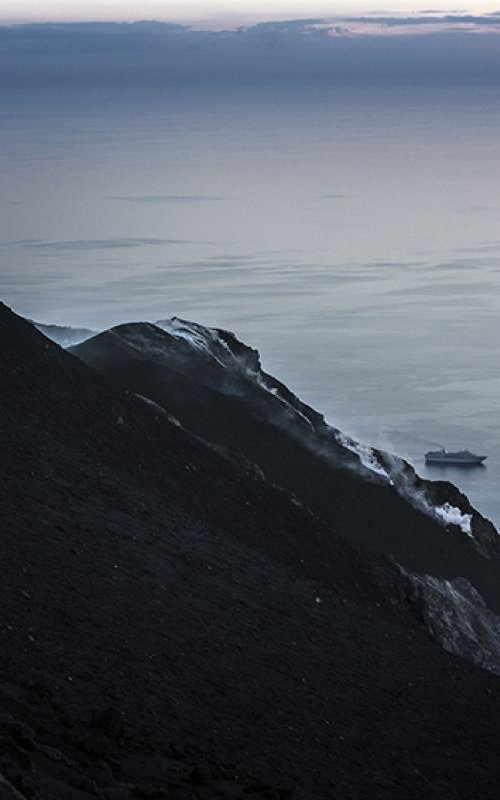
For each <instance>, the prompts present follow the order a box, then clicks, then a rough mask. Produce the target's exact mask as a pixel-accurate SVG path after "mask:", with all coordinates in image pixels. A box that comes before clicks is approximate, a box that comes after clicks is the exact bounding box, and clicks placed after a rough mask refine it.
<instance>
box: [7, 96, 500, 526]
mask: <svg viewBox="0 0 500 800" xmlns="http://www.w3.org/2000/svg"><path fill="white" fill-rule="evenodd" d="M499 100H500V90H499V89H497V88H495V87H490V88H478V87H471V88H468V89H467V88H464V87H449V86H438V87H436V88H430V87H427V86H420V87H416V86H413V87H412V88H411V91H408V90H407V89H405V88H404V87H394V86H393V87H387V86H385V87H384V86H379V87H375V88H371V89H369V88H362V87H346V86H307V87H302V86H292V85H286V86H284V85H275V86H272V85H268V86H246V87H243V86H237V87H235V86H221V85H218V86H214V85H208V86H204V87H203V86H198V87H196V86H184V87H163V88H156V89H155V88H141V89H140V90H137V91H134V90H125V89H119V90H118V89H111V88H109V87H108V89H106V88H100V89H97V88H92V87H87V88H81V87H80V88H79V89H78V90H75V89H74V88H71V87H66V88H65V87H58V88H56V87H51V88H47V87H45V88H43V87H42V88H39V89H38V90H37V91H36V92H32V91H31V90H28V89H24V90H23V91H14V90H13V88H12V87H11V88H10V89H8V90H5V91H4V94H3V104H2V107H1V109H0V121H1V132H0V144H1V149H0V160H1V164H2V176H3V178H2V215H1V218H0V257H1V259H2V269H1V274H0V293H1V295H2V297H3V298H4V299H5V301H6V302H8V303H9V304H10V305H12V306H13V307H14V308H15V310H17V311H18V312H20V313H23V314H25V315H26V316H28V317H30V318H34V319H37V320H38V321H40V322H54V323H61V324H71V325H74V326H77V327H80V326H84V327H91V328H95V329H102V328H104V327H107V326H109V325H110V324H114V323H118V322H123V321H127V320H131V319H149V320H155V319H160V318H165V317H168V316H173V315H178V316H181V317H186V318H189V319H193V320H197V321H199V322H202V323H205V324H209V325H217V326H221V327H227V328H229V329H232V330H234V331H235V332H236V333H237V335H238V336H239V338H241V339H243V340H244V341H246V342H247V343H248V344H251V345H253V346H256V347H258V348H259V350H260V351H261V354H262V357H263V361H264V366H265V367H266V368H267V369H268V370H269V371H271V372H272V373H273V374H275V375H277V376H278V377H280V378H282V379H283V380H284V381H285V382H286V383H287V384H288V385H290V387H291V388H292V389H293V390H294V391H296V392H297V393H298V394H299V395H300V396H301V397H302V398H303V399H304V400H305V401H307V402H309V403H310V404H312V405H313V406H315V407H316V408H318V409H319V410H320V411H323V412H324V413H325V414H326V416H327V418H328V419H329V420H330V421H331V422H332V424H334V425H336V426H338V427H340V428H342V429H344V430H346V431H347V432H350V433H352V434H354V435H357V436H358V437H360V438H362V439H363V440H365V441H367V442H369V443H371V444H375V445H379V446H382V447H387V448H389V449H394V450H395V451H396V452H398V453H399V454H400V455H402V456H406V457H409V458H410V459H411V460H412V461H413V463H415V465H416V466H417V468H418V469H419V470H420V471H421V472H422V473H425V474H427V475H431V476H434V477H439V478H441V477H444V478H447V479H449V478H451V479H452V480H454V481H455V482H456V483H458V485H459V486H461V487H462V488H463V489H464V490H466V491H467V492H468V493H469V494H470V496H471V499H472V500H473V502H475V503H476V504H477V505H478V507H479V508H480V510H481V511H483V512H484V513H485V514H486V515H487V516H488V515H489V516H491V517H492V518H493V520H494V521H495V522H496V523H497V524H498V522H500V505H499V501H498V498H497V490H496V487H497V486H498V480H499V478H500V438H499V436H498V425H497V421H498V396H499V389H500V378H499V376H498V371H497V370H498V366H497V365H498V363H500V358H499V356H500V353H499V349H500V336H499V333H500V330H499V326H500V323H499V321H498V320H499V319H500V314H499V312H500V308H499V305H500V295H499V292H498V288H499V270H500V242H499V240H498V229H497V221H498V212H499V205H500V203H499V200H498V185H499V179H500V140H499V137H498V130H499V127H500V111H499V109H500V103H499ZM431 442H438V443H442V444H444V445H446V446H448V447H449V448H451V449H456V448H458V447H462V446H469V447H471V448H472V449H474V450H476V451H484V453H485V454H487V455H488V461H487V467H486V468H485V469H482V470H475V471H472V472H463V471H462V472H458V471H457V470H455V471H450V470H449V469H448V470H446V472H445V473H441V472H437V473H436V471H433V472H431V471H430V470H425V467H424V465H423V453H424V452H425V450H427V449H430V447H431V444H430V443H431Z"/></svg>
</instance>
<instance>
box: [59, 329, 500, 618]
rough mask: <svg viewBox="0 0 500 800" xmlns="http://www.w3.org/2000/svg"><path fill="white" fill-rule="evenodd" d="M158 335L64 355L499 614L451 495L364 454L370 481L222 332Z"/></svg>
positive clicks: (98, 341)
mask: <svg viewBox="0 0 500 800" xmlns="http://www.w3.org/2000/svg"><path fill="white" fill-rule="evenodd" d="M161 324H163V325H165V326H166V327H167V329H166V330H161V329H159V328H158V327H156V326H153V325H149V324H145V323H143V324H135V325H134V324H132V325H122V326H119V327H117V328H114V329H112V330H111V331H107V332H105V333H103V334H100V335H99V336H96V337H94V338H93V339H90V340H89V341H87V342H85V343H84V344H82V345H79V346H78V347H76V348H73V350H72V352H74V353H75V354H77V355H78V356H79V357H80V358H82V359H83V360H84V361H85V362H86V363H87V364H89V365H91V366H93V367H95V368H96V369H98V370H99V371H100V372H101V373H102V374H103V375H105V376H106V378H107V379H108V380H109V381H110V382H111V383H112V384H113V385H114V386H115V387H119V388H122V389H123V388H127V389H129V390H131V391H133V392H136V393H138V394H140V395H142V396H146V397H149V398H151V399H152V400H154V401H155V402H157V403H159V404H160V405H161V406H162V407H164V408H165V409H167V411H168V412H169V413H170V414H172V415H173V416H174V417H176V418H178V419H179V420H180V422H181V423H182V424H183V425H184V426H185V427H186V428H187V429H189V430H190V431H192V432H194V433H196V434H197V435H198V436H201V437H203V438H206V439H208V440H209V441H211V442H215V443H216V444H217V445H219V446H223V447H225V448H228V449H229V450H231V451H232V452H235V453H241V454H243V455H244V457H245V458H246V459H248V460H250V461H251V462H254V463H256V464H257V465H258V466H259V467H260V468H261V469H262V470H263V472H264V474H265V475H266V477H267V478H268V479H269V480H270V481H272V482H273V483H275V484H277V485H278V486H281V487H284V488H285V489H286V490H287V491H289V492H292V493H293V494H294V495H295V496H296V497H298V498H300V500H301V501H302V502H303V503H304V504H305V505H306V506H308V507H309V508H311V509H312V510H313V511H314V513H315V514H317V515H318V516H320V517H321V518H322V519H323V521H324V522H325V523H326V524H327V525H329V526H330V527H331V528H332V529H333V530H334V531H335V532H336V533H338V534H341V535H342V536H344V537H345V538H346V539H349V541H351V542H353V543H354V544H356V546H358V547H361V548H363V549H364V550H367V551H376V552H381V553H384V554H387V555H389V554H390V555H392V556H393V557H394V558H395V560H396V561H397V562H398V563H399V564H401V565H403V566H404V567H405V568H407V569H409V570H410V571H414V572H417V573H421V574H431V575H434V576H438V577H443V578H455V577H465V578H467V579H469V580H470V581H471V583H472V584H473V585H474V586H475V587H476V588H477V589H478V590H479V591H480V592H481V594H482V595H483V596H484V597H485V599H486V600H487V602H488V604H489V605H490V607H491V608H492V609H494V610H495V611H496V612H500V580H499V577H500V565H499V564H498V555H499V552H500V550H499V543H500V538H499V536H498V534H497V533H496V531H495V529H494V528H493V526H492V524H491V523H490V522H489V521H488V520H485V519H484V518H483V517H481V515H480V514H479V513H478V512H477V511H475V510H474V509H472V507H471V505H470V503H469V501H468V499H467V498H466V497H465V496H464V495H462V494H461V493H460V492H459V491H458V490H457V489H456V487H454V486H452V485H451V484H449V483H444V482H439V483H438V482H436V483H430V482H426V481H423V480H422V479H420V478H418V477H417V476H416V474H415V473H414V471H413V469H412V468H411V467H410V466H409V465H408V464H406V463H405V462H403V461H402V460H400V459H396V458H394V457H390V456H388V455H387V454H380V453H379V454H378V453H376V452H369V453H368V454H367V456H368V458H369V459H372V460H373V461H374V463H375V468H376V469H378V470H379V472H378V473H377V472H373V471H371V470H369V469H367V468H366V467H364V466H363V464H362V463H361V462H360V459H359V457H358V455H357V454H356V453H355V452H354V453H353V452H352V451H351V450H350V449H348V446H349V442H348V440H346V439H345V437H343V436H342V435H341V434H339V432H338V431H334V430H332V429H331V428H329V427H328V426H327V425H326V424H325V421H324V419H323V417H322V416H321V415H320V414H318V413H317V412H316V411H314V410H313V409H311V408H309V407H307V406H306V405H304V404H303V403H301V402H300V400H299V399H298V398H296V397H295V396H294V395H293V394H292V392H290V390H289V389H287V387H286V386H284V385H283V384H282V383H280V382H279V381H277V380H276V379H275V378H273V377H271V376H270V375H267V374H266V373H264V372H263V371H262V369H261V366H260V361H259V356H258V353H257V352H256V351H255V350H252V349H251V348H249V347H246V346H245V345H243V344H241V343H240V342H238V340H237V339H236V338H235V337H234V336H233V335H232V334H230V333H227V332H226V331H219V330H211V329H207V328H203V327H202V326H199V325H196V324H194V323H185V322H182V321H180V320H174V321H171V322H168V323H167V322H165V323H161ZM346 444H347V445H348V446H347V447H346ZM363 461H365V462H366V461H367V458H366V457H365V458H363ZM384 470H385V471H386V473H387V475H388V476H389V477H390V478H391V479H392V481H393V483H394V484H396V488H395V486H394V485H391V483H390V481H389V480H388V479H387V477H384V475H383V473H384ZM445 504H448V505H450V506H452V507H456V508H457V509H460V511H461V512H462V513H463V514H464V515H470V516H471V518H472V532H473V533H474V538H471V537H470V536H467V535H466V534H465V533H464V532H463V531H462V530H460V528H458V527H456V526H454V525H448V526H447V527H446V528H445V526H444V525H443V522H442V520H441V521H440V520H439V519H438V517H437V515H434V516H433V509H434V508H436V507H441V508H442V507H444V506H445ZM424 508H425V509H426V511H425V512H424V510H423V509H424ZM478 550H479V552H478ZM484 556H490V557H491V560H487V559H486V558H485V557H484Z"/></svg>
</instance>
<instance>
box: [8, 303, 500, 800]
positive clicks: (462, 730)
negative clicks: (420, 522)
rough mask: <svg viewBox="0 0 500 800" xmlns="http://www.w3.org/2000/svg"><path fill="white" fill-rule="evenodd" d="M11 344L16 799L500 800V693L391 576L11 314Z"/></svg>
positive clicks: (11, 742) (11, 790)
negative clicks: (448, 649) (429, 628)
mask: <svg viewBox="0 0 500 800" xmlns="http://www.w3.org/2000/svg"><path fill="white" fill-rule="evenodd" d="M0 341H1V345H2V346H1V348H0V374H1V391H0V443H1V448H2V450H1V452H2V459H1V464H0V486H1V496H0V508H1V520H2V525H1V537H0V542H1V564H2V578H1V581H0V607H1V609H2V614H1V624H0V636H1V637H2V646H1V648H0V676H1V680H0V699H1V701H2V713H1V714H0V796H2V797H6V798H19V797H22V798H34V799H35V800H37V799H38V798H39V799H40V800H48V798H50V800H62V798H76V800H80V798H81V799H82V800H86V799H87V798H91V797H99V798H106V799H107V800H113V798H114V799H115V800H119V799H121V798H127V799H130V800H132V798H136V797H139V798H141V797H142V798H146V797H148V798H154V797H169V798H170V797H172V798H182V800H185V799H187V798H190V800H198V799H199V800H202V799H203V798H214V799H215V798H216V797H218V798H220V797H222V798H224V797H227V798H230V797H232V798H238V797H241V798H243V797H244V798H247V797H248V798H250V799H251V798H254V800H264V798H290V797H294V798H304V800H307V799H308V800H313V799H314V798H316V800H319V799H320V798H322V799H324V798H332V799H333V798H350V797H370V798H388V797H391V798H405V800H406V799H407V798H410V799H411V798H415V799H416V798H421V797H422V796H424V795H425V796H427V797H441V798H457V800H458V798H460V799H461V800H463V798H472V797H474V798H475V797H477V795H478V793H480V794H481V796H482V797H485V798H493V797H495V798H496V796H497V791H498V783H499V779H500V766H499V763H498V758H497V742H498V738H499V736H500V713H499V710H500V683H499V680H498V678H496V677H495V676H493V675H491V674H488V673H487V672H485V671H483V670H480V669H479V668H477V667H474V666H472V665H469V664H468V663H466V662H465V661H462V660H460V659H458V658H456V657H453V656H450V655H449V654H447V653H445V652H443V651H442V650H441V649H440V648H439V647H438V646H437V645H436V644H435V643H433V642H431V641H430V640H429V638H428V635H427V634H426V632H425V630H424V628H423V626H422V624H421V622H420V621H419V620H418V619H417V617H416V616H413V615H412V614H411V613H409V612H407V611H406V609H405V608H404V607H403V606H405V605H409V606H411V604H410V603H409V602H408V603H406V602H405V599H404V594H402V593H401V591H400V587H399V586H398V585H397V580H396V574H395V573H394V575H393V574H392V573H391V570H390V567H389V566H388V567H387V569H385V568H384V566H383V565H381V564H379V565H378V566H377V565H376V564H375V563H373V562H370V561H369V560H367V559H366V558H365V557H363V556H362V555H360V554H358V553H357V552H356V551H355V550H353V549H352V548H351V546H350V545H349V544H347V543H346V542H345V541H344V540H343V539H342V538H341V537H340V536H338V535H337V534H336V532H335V531H334V530H332V529H329V528H327V527H326V526H325V525H324V524H323V523H322V522H321V521H320V520H319V519H318V518H316V517H315V516H313V515H311V514H310V513H309V512H307V510H304V509H302V508H300V507H299V506H298V505H297V501H296V500H295V501H294V499H293V498H291V496H290V495H288V494H286V493H285V492H283V491H280V490H278V489H276V488H275V487H273V486H272V485H270V484H269V483H268V482H267V481H265V480H262V479H261V478H259V477H258V474H256V472H255V471H254V470H252V469H250V468H248V469H246V468H239V467H238V466H237V465H235V464H234V462H232V461H230V460H228V459H226V458H225V457H223V456H222V455H220V454H218V453H217V452H214V451H213V449H211V448H209V447H208V446H206V445H205V444H204V443H203V442H200V441H199V440H198V439H197V438H195V437H194V436H193V435H192V434H190V433H189V432H187V431H185V430H183V429H181V428H179V427H178V426H177V425H175V424H173V423H171V422H170V421H169V420H168V419H166V418H165V415H164V414H162V413H160V412H158V411H157V410H155V409H154V407H152V406H151V405H150V404H147V403H144V401H142V400H140V399H138V398H136V397H134V396H132V395H130V394H129V395H127V394H123V393H119V392H116V391H114V390H112V389H111V388H109V386H108V385H107V384H106V383H105V382H104V380H103V379H102V378H100V377H99V376H98V375H97V373H94V372H93V371H92V370H90V369H89V368H88V367H86V366H85V365H84V364H83V363H82V362H81V361H79V360H77V359H75V358H74V357H72V356H71V355H69V354H67V353H65V352H64V351H62V350H61V349H60V348H59V347H57V346H56V345H54V344H53V343H51V342H49V341H48V340H47V339H45V338H44V337H43V336H42V335H41V334H39V333H38V332H36V331H35V330H34V328H33V326H31V325H30V324H29V323H27V322H26V321H24V320H22V319H20V318H19V317H17V316H15V315H14V314H13V313H12V312H10V311H9V310H8V309H7V308H6V307H5V306H1V305H0ZM386 498H387V499H386V501H385V502H386V506H387V511H388V512H389V511H390V509H389V505H390V503H391V502H392V500H391V498H392V495H389V494H388V495H387V496H386ZM382 513H383V509H381V514H382ZM382 573H383V574H384V576H385V579H384V586H385V587H386V588H385V589H384V590H383V591H382V590H381V589H379V588H378V586H377V584H376V582H375V581H374V578H373V575H378V574H382ZM391 581H392V582H393V583H392V584H391ZM391 585H392V587H393V593H392V594H391V593H390V589H391Z"/></svg>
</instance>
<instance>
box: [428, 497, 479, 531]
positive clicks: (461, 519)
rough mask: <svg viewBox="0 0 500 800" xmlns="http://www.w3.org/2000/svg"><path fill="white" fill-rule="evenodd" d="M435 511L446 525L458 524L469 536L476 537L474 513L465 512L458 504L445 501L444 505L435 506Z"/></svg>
mask: <svg viewBox="0 0 500 800" xmlns="http://www.w3.org/2000/svg"><path fill="white" fill-rule="evenodd" d="M433 510H434V513H435V514H436V515H437V517H438V519H440V520H442V521H443V522H444V524H445V525H457V526H458V527H459V528H460V529H461V530H462V531H463V532H464V533H466V534H467V536H470V537H471V539H473V538H474V535H473V533H472V514H463V513H462V512H461V511H460V509H459V508H457V507H456V506H451V505H450V504H449V503H445V504H444V505H442V506H435V507H434V509H433Z"/></svg>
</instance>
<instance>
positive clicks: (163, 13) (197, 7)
mask: <svg viewBox="0 0 500 800" xmlns="http://www.w3.org/2000/svg"><path fill="white" fill-rule="evenodd" d="M498 6H499V2H498V0H482V1H481V2H479V3H476V4H471V5H470V6H468V7H466V8H460V9H459V10H458V12H457V3H456V0H440V2H439V3H438V5H437V9H438V11H439V13H441V12H443V13H446V14H448V13H452V12H453V13H455V14H456V13H459V14H472V15H478V14H484V13H486V14H487V13H492V12H495V11H498ZM428 8H429V4H428V3H427V4H425V2H420V3H419V2H418V0H384V2H383V3H381V2H380V0H339V2H338V3H332V2H325V0H231V2H229V0H143V2H141V3H137V2H135V0H38V2H34V0H15V2H14V3H13V2H12V0H0V21H1V22H4V23H16V22H34V21H37V22H40V21H48V20H51V21H55V20H58V21H59V20H60V21H63V20H64V21H73V20H74V21H77V20H136V19H158V20H165V21H175V22H189V23H196V22H198V23H204V24H208V23H211V24H213V25H214V26H219V25H226V24H227V25H237V24H247V23H252V22H255V21H256V20H258V19H287V18H288V19H291V18H304V17H317V16H320V17H332V16H333V17H343V16H346V15H350V14H356V15H359V14H364V13H372V14H373V13H376V14H382V15H384V16H385V15H387V14H394V13H401V14H403V15H408V14H413V13H415V12H417V13H422V12H427V13H428Z"/></svg>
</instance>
